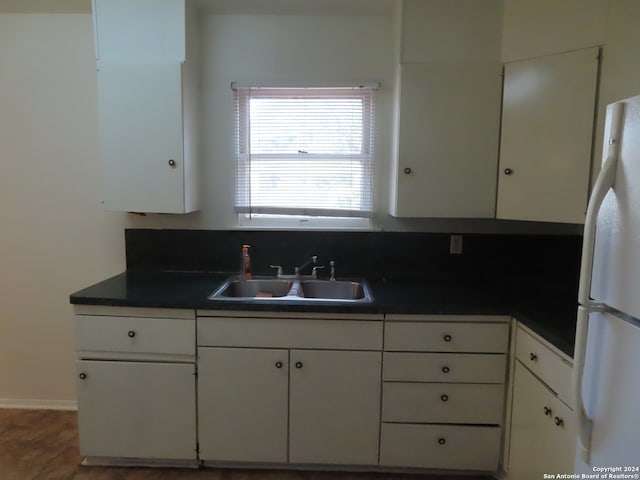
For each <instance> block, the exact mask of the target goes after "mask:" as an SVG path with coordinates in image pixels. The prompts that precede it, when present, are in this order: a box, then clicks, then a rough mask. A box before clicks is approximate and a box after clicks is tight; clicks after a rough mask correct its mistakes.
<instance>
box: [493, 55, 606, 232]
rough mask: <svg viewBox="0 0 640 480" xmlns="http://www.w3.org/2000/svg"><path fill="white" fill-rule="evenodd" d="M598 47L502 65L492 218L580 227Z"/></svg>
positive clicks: (593, 103) (586, 190)
mask: <svg viewBox="0 0 640 480" xmlns="http://www.w3.org/2000/svg"><path fill="white" fill-rule="evenodd" d="M598 57H599V49H598V48H588V49H582V50H577V51H573V52H569V53H563V54H558V55H551V56H547V57H539V58H535V59H532V60H526V61H520V62H514V63H509V64H507V65H506V66H505V79H504V97H503V110H502V136H501V144H500V171H499V181H498V206H497V217H498V218H501V219H511V220H531V221H544V222H565V223H582V222H584V215H585V210H586V206H587V200H588V190H589V171H590V165H591V149H592V136H593V122H594V115H595V100H596V88H597V77H598Z"/></svg>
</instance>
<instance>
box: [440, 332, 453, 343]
mask: <svg viewBox="0 0 640 480" xmlns="http://www.w3.org/2000/svg"><path fill="white" fill-rule="evenodd" d="M442 339H443V340H444V341H445V342H450V341H451V340H452V337H451V335H449V334H447V335H445V336H444V337H442Z"/></svg>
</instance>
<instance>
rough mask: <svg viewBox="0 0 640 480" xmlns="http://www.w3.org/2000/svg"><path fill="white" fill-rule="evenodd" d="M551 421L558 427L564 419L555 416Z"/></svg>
mask: <svg viewBox="0 0 640 480" xmlns="http://www.w3.org/2000/svg"><path fill="white" fill-rule="evenodd" d="M553 423H555V424H556V425H557V426H559V427H560V426H562V425H563V424H564V420H562V419H561V418H560V417H556V418H554V419H553Z"/></svg>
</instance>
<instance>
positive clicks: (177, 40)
mask: <svg viewBox="0 0 640 480" xmlns="http://www.w3.org/2000/svg"><path fill="white" fill-rule="evenodd" d="M93 12H94V22H95V39H96V59H98V60H106V61H116V60H117V61H174V62H183V61H184V60H185V59H186V52H185V50H186V45H185V43H186V42H185V39H186V18H185V0H93Z"/></svg>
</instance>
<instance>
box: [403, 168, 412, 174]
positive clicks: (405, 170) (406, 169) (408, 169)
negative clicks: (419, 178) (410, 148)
mask: <svg viewBox="0 0 640 480" xmlns="http://www.w3.org/2000/svg"><path fill="white" fill-rule="evenodd" d="M404 173H405V174H407V175H411V169H410V168H409V167H406V168H405V169H404Z"/></svg>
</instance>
